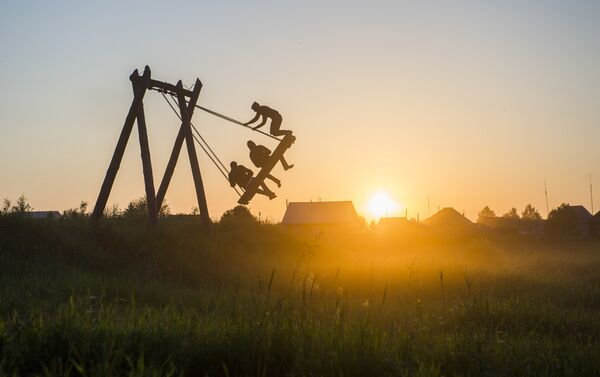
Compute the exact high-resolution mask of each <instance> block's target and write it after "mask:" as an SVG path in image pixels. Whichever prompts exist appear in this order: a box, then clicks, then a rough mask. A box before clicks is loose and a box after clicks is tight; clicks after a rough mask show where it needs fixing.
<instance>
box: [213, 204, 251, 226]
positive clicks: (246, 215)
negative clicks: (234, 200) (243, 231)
mask: <svg viewBox="0 0 600 377" xmlns="http://www.w3.org/2000/svg"><path fill="white" fill-rule="evenodd" d="M220 222H221V223H229V222H258V220H257V219H256V217H255V216H254V215H253V214H252V213H251V212H250V210H249V209H248V208H247V207H246V206H241V205H238V206H235V207H234V208H232V209H230V210H227V211H225V213H223V216H221V221H220Z"/></svg>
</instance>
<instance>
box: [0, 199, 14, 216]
mask: <svg viewBox="0 0 600 377" xmlns="http://www.w3.org/2000/svg"><path fill="white" fill-rule="evenodd" d="M11 207H12V202H11V201H10V199H8V198H7V199H4V200H3V201H2V210H0V213H1V214H2V215H8V214H9V213H10V209H11Z"/></svg>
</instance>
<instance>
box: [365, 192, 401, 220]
mask: <svg viewBox="0 0 600 377" xmlns="http://www.w3.org/2000/svg"><path fill="white" fill-rule="evenodd" d="M399 208H400V204H399V203H397V202H395V201H394V200H392V199H391V198H390V196H389V195H388V194H387V193H386V192H384V191H379V192H377V193H375V194H373V195H372V196H371V198H370V199H369V202H368V204H367V210H368V211H369V215H370V216H371V217H372V218H373V219H379V218H381V217H387V216H391V215H392V214H393V213H394V212H395V211H397V210H398V209H399Z"/></svg>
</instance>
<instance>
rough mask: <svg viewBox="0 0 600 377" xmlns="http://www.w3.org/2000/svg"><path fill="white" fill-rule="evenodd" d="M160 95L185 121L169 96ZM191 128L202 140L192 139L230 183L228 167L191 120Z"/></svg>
mask: <svg viewBox="0 0 600 377" xmlns="http://www.w3.org/2000/svg"><path fill="white" fill-rule="evenodd" d="M160 94H161V95H162V96H163V98H164V99H165V101H166V102H167V104H168V105H169V107H170V108H171V110H172V111H173V113H175V115H176V116H177V118H179V120H181V121H183V119H182V118H181V115H180V114H179V112H178V111H177V110H176V109H175V107H174V106H173V104H171V101H169V99H168V98H167V96H166V95H165V94H164V93H162V92H161V93H160ZM171 99H172V100H173V101H174V102H175V103H177V102H176V99H175V97H174V96H173V95H172V94H171ZM190 126H192V129H193V130H194V131H195V132H196V134H197V135H198V137H199V138H200V139H198V137H196V135H194V134H192V137H193V138H194V140H195V141H196V143H198V145H199V146H200V148H202V150H203V151H204V153H206V155H207V156H208V158H209V159H210V160H211V161H212V163H213V164H214V165H215V166H216V167H217V169H219V172H220V173H221V175H223V177H224V178H225V179H226V180H227V182H229V177H228V174H229V171H228V170H227V167H225V165H224V164H223V162H222V161H221V159H219V157H218V156H217V154H216V153H215V151H214V150H213V149H212V148H211V147H210V145H209V144H208V143H207V142H206V140H205V139H204V138H203V137H202V135H200V132H198V129H197V128H196V126H194V124H193V123H192V122H191V120H190ZM200 140H202V142H204V145H203V143H202V142H201V141H200ZM209 151H210V152H209ZM233 189H234V190H235V192H236V193H237V194H238V196H240V197H241V196H242V194H241V193H240V192H239V191H238V189H237V187H233Z"/></svg>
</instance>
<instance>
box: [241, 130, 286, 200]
mask: <svg viewBox="0 0 600 377" xmlns="http://www.w3.org/2000/svg"><path fill="white" fill-rule="evenodd" d="M295 140H296V137H294V136H293V135H285V136H284V137H283V140H281V141H280V142H279V145H278V146H277V148H275V150H274V151H273V153H271V156H269V158H268V159H267V161H265V163H264V164H263V166H262V168H261V169H260V171H259V172H258V174H257V175H256V176H255V177H253V178H252V180H250V182H249V183H248V185H247V186H246V187H245V188H244V194H243V195H242V196H241V197H240V198H239V200H238V204H243V205H246V204H248V203H250V200H252V198H253V197H254V195H256V190H257V189H258V188H259V186H260V185H261V184H262V183H263V182H264V180H265V178H267V176H268V175H269V174H270V173H271V170H273V168H274V167H275V165H277V163H278V162H279V160H280V159H281V157H282V156H283V154H284V153H285V151H287V150H288V149H289V148H290V147H291V146H292V144H293V143H294V141H295Z"/></svg>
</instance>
